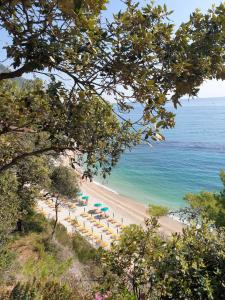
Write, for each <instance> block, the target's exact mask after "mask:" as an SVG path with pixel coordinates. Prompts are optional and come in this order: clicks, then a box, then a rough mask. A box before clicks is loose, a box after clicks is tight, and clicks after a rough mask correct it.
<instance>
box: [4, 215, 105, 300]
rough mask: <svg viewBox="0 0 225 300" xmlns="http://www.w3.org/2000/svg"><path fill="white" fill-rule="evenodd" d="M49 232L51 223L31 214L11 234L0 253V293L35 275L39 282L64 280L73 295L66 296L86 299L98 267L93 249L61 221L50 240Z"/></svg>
mask: <svg viewBox="0 0 225 300" xmlns="http://www.w3.org/2000/svg"><path fill="white" fill-rule="evenodd" d="M50 232H51V223H50V222H48V221H47V220H46V219H45V218H44V216H42V215H37V214H33V215H32V216H30V217H29V219H28V221H27V223H26V226H25V232H24V233H23V234H18V233H17V234H12V236H11V241H10V242H9V243H8V244H7V246H6V249H5V252H4V253H2V254H0V260H1V261H2V262H3V261H4V264H2V266H1V265H0V282H1V283H0V293H1V291H3V290H4V291H7V290H9V291H10V290H12V288H13V287H14V286H15V284H16V283H17V282H18V281H20V282H27V281H31V280H32V278H37V279H38V280H40V282H42V283H43V282H46V281H49V280H51V281H54V282H55V281H57V282H60V284H64V283H65V284H66V286H67V287H68V289H70V290H71V291H73V293H72V294H73V298H68V299H76V300H79V299H89V296H88V294H90V290H91V288H92V287H93V282H92V280H93V279H94V278H95V276H97V275H98V273H99V271H100V269H99V266H98V264H97V258H98V252H97V250H95V249H93V248H92V247H91V245H90V244H88V243H87V242H86V241H85V240H84V239H83V238H82V237H81V236H80V235H78V234H75V235H73V236H69V235H68V233H67V231H66V229H65V227H63V226H62V225H58V227H57V231H56V236H55V239H54V240H50V239H49V236H50ZM0 299H1V297H0ZM5 299H7V298H5ZM21 299H22V298H21ZM49 300H50V299H49Z"/></svg>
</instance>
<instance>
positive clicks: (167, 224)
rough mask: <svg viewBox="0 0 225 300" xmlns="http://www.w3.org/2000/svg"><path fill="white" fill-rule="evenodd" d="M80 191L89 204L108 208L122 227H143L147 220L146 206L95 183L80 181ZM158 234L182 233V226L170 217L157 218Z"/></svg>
mask: <svg viewBox="0 0 225 300" xmlns="http://www.w3.org/2000/svg"><path fill="white" fill-rule="evenodd" d="M80 186H81V191H82V192H83V193H85V194H87V195H88V196H90V200H89V201H90V202H92V201H93V203H94V202H96V201H98V202H101V203H103V204H104V205H106V206H107V207H109V213H108V214H109V215H110V216H114V217H117V218H118V219H120V220H121V222H122V223H123V224H124V225H129V224H138V225H144V220H145V219H146V218H149V215H148V214H147V212H146V210H147V206H145V205H144V204H143V203H140V202H137V201H135V200H133V199H131V198H129V197H126V196H123V195H121V194H119V193H117V192H116V191H114V190H111V189H110V188H108V187H106V186H104V185H103V184H100V183H98V182H96V181H93V182H88V181H84V180H81V181H80ZM159 224H160V229H159V230H160V232H161V233H163V234H165V235H171V234H172V233H175V232H178V233H181V232H182V228H183V227H184V225H183V224H182V223H181V222H180V221H178V220H175V219H173V218H172V217H170V216H164V217H160V218H159Z"/></svg>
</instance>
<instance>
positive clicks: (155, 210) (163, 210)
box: [148, 204, 169, 217]
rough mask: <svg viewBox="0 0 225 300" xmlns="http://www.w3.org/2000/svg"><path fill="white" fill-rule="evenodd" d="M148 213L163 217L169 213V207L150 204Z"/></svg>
mask: <svg viewBox="0 0 225 300" xmlns="http://www.w3.org/2000/svg"><path fill="white" fill-rule="evenodd" d="M148 213H149V215H150V216H152V217H162V216H165V215H167V214H168V213H169V209H168V208H167V207H164V206H160V205H153V204H152V205H149V207H148Z"/></svg>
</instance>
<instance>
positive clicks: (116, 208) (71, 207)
mask: <svg viewBox="0 0 225 300" xmlns="http://www.w3.org/2000/svg"><path fill="white" fill-rule="evenodd" d="M80 189H81V192H82V195H80V196H79V197H78V199H77V200H76V201H74V200H72V199H71V200H66V199H64V198H60V206H59V210H58V222H59V223H61V224H63V225H64V226H65V227H66V228H67V231H68V233H73V232H79V233H80V234H81V235H82V236H84V238H85V239H87V240H88V241H89V242H90V243H91V244H92V245H93V246H94V247H99V246H101V247H103V248H105V249H110V246H111V243H112V242H113V241H114V240H117V238H118V237H119V235H120V233H121V231H122V230H123V228H124V227H125V226H127V225H130V224H138V225H144V220H145V219H146V218H148V217H149V216H148V214H147V212H146V210H147V207H145V206H144V205H143V204H141V203H138V202H136V201H134V200H132V199H129V198H127V197H124V196H122V195H120V194H118V193H116V192H114V191H112V190H110V189H108V188H107V187H104V186H102V185H100V184H98V183H95V182H88V181H86V180H81V179H80ZM84 196H88V198H89V199H88V203H87V204H86V203H85V205H84V202H85V201H84V200H82V197H84ZM54 199H55V198H54V196H49V197H48V198H46V199H45V198H40V200H39V201H38V203H37V210H38V211H39V212H41V213H44V215H45V216H46V217H47V218H49V219H54V218H55V210H54V201H55V200H54ZM96 203H100V205H101V206H100V207H99V208H98V209H97V211H99V212H101V210H100V209H101V208H103V207H107V209H108V211H107V212H106V216H104V217H103V218H99V212H98V213H97V212H95V213H93V211H94V210H96V207H95V204H96ZM159 223H160V225H161V226H160V229H159V230H160V232H161V233H162V234H163V235H165V236H169V235H171V234H172V233H174V232H181V231H182V227H183V225H182V223H180V222H178V221H176V220H173V219H172V218H170V217H168V216H166V217H161V218H160V219H159Z"/></svg>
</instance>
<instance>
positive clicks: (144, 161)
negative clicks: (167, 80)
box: [95, 97, 225, 209]
mask: <svg viewBox="0 0 225 300" xmlns="http://www.w3.org/2000/svg"><path fill="white" fill-rule="evenodd" d="M181 103H182V107H178V109H177V110H175V109H174V108H173V107H172V105H168V108H169V109H170V110H171V111H174V112H175V113H176V119H175V120H176V125H175V127H174V128H173V129H170V130H164V132H163V134H164V136H165V138H166V140H165V141H163V142H152V147H149V145H147V144H144V143H143V144H141V145H138V146H137V147H135V148H134V149H133V150H132V151H131V152H129V151H127V152H125V153H124V154H123V155H122V157H121V159H120V161H119V163H118V165H117V166H116V167H115V168H114V169H113V171H112V174H111V175H110V176H109V177H107V178H106V179H105V180H103V179H102V178H100V177H97V178H96V179H95V180H96V181H97V182H99V183H100V184H103V185H104V186H106V187H107V188H110V189H111V190H114V191H115V192H117V193H119V194H121V195H124V196H127V197H129V198H132V199H133V200H135V201H138V202H141V203H143V204H145V205H148V204H159V205H164V206H167V207H168V208H170V209H178V208H181V207H184V206H186V205H187V203H186V202H185V200H184V196H185V195H186V194H187V193H198V192H200V191H219V190H220V189H221V188H222V183H221V182H220V178H219V172H220V170H222V169H225V156H224V154H225V97H222V98H204V99H203V98H198V99H194V100H187V99H183V100H182V101H181ZM139 115H140V108H138V107H137V108H135V110H134V111H133V112H132V117H134V118H135V117H138V116H139Z"/></svg>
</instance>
